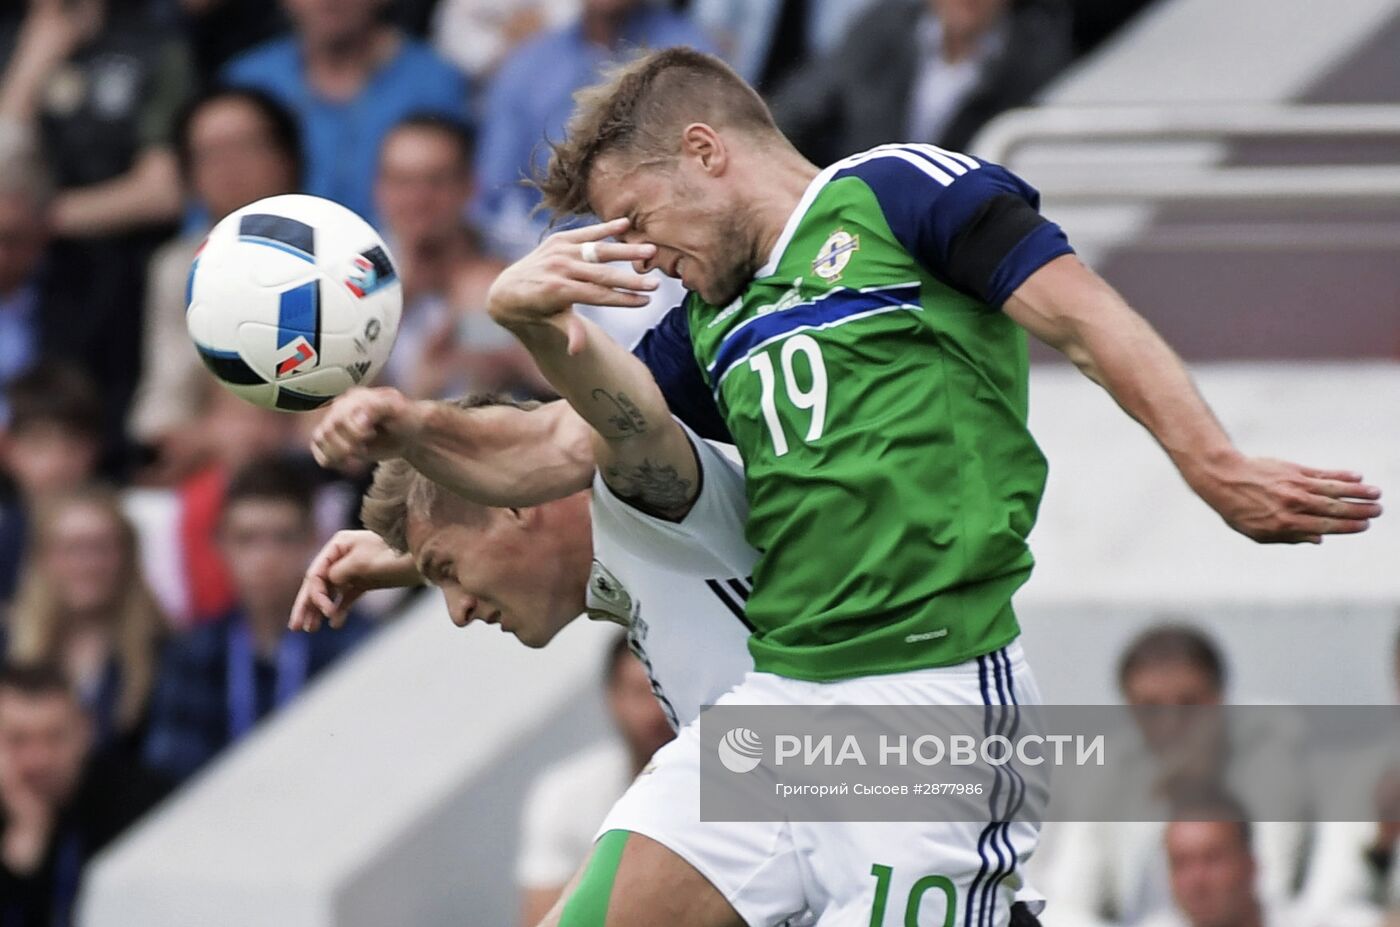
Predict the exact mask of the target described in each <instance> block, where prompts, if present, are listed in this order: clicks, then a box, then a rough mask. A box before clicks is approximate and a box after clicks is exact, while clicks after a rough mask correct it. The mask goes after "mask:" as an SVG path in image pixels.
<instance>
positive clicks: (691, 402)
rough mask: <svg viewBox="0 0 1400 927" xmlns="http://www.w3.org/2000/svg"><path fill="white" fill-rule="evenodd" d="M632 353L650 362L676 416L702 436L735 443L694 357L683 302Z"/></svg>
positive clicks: (647, 334)
mask: <svg viewBox="0 0 1400 927" xmlns="http://www.w3.org/2000/svg"><path fill="white" fill-rule="evenodd" d="M632 353H633V354H634V355H636V356H637V358H638V359H640V360H641V362H642V363H644V364H646V365H647V369H649V370H650V371H651V375H652V378H653V379H655V380H656V385H657V386H659V387H661V395H662V396H664V397H665V398H666V405H667V406H669V407H670V409H671V413H672V414H673V415H675V416H676V418H678V419H680V420H681V421H683V422H685V423H686V425H688V426H690V430H691V431H693V432H695V433H696V434H697V435H699V436H700V437H702V438H707V439H709V440H711V441H722V442H724V443H726V444H733V443H734V439H733V438H732V437H730V435H729V428H728V426H727V425H725V422H724V417H723V416H722V415H720V412H719V407H718V406H716V405H715V398H714V395H713V394H712V393H711V392H710V387H709V384H707V383H706V382H705V377H704V374H703V373H701V371H700V364H699V362H698V361H696V359H695V349H694V348H693V347H692V345H691V341H690V319H689V315H688V313H687V312H686V309H685V305H684V304H682V305H679V306H676V307H675V308H674V309H672V310H671V311H670V312H668V313H666V315H664V316H663V317H662V318H661V321H660V322H657V323H656V325H655V326H654V327H652V328H651V329H650V330H648V331H647V332H646V333H645V334H644V335H642V338H641V340H640V341H638V342H637V346H636V347H634V348H633V349H632Z"/></svg>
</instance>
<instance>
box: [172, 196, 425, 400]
mask: <svg viewBox="0 0 1400 927" xmlns="http://www.w3.org/2000/svg"><path fill="white" fill-rule="evenodd" d="M185 304H186V310H185V324H186V327H187V328H188V329H189V333H190V338H191V339H192V340H193V341H194V346H195V350H196V351H198V352H199V357H200V359H201V360H202V361H204V364H205V366H206V367H208V368H209V369H210V370H211V371H213V374H214V376H215V377H217V378H218V379H219V382H221V383H222V384H223V385H224V386H226V387H228V388H229V389H230V390H232V391H233V392H234V393H237V394H238V395H239V396H241V397H243V398H244V399H246V400H248V401H249V402H252V403H255V404H257V405H260V406H266V407H267V408H270V409H282V410H285V411H289V412H303V411H306V410H309V409H314V408H316V407H317V406H320V405H324V404H325V403H327V402H329V401H330V400H332V399H334V398H335V397H336V396H338V395H340V394H341V393H343V392H345V391H346V390H347V389H349V388H350V387H352V386H354V385H356V384H358V383H368V382H370V381H371V380H373V379H374V375H375V374H376V373H378V372H379V369H380V368H381V367H383V366H384V361H385V360H387V359H388V357H389V349H390V348H392V347H393V346H394V337H395V336H396V335H397V334H398V329H399V314H400V312H401V311H402V309H403V288H402V287H401V286H400V284H399V278H398V274H397V273H396V272H395V270H394V262H393V259H392V258H390V256H389V251H388V249H387V248H386V247H385V246H384V242H383V241H382V240H381V239H380V237H379V235H377V234H376V233H375V231H374V229H373V228H371V227H370V225H369V223H368V222H366V221H365V220H363V219H361V218H360V217H359V216H357V215H355V213H353V212H351V211H350V210H349V209H346V208H345V207H344V206H341V205H339V204H338V203H332V202H331V201H330V200H324V199H321V198H320V197H315V196H303V195H300V194H292V195H287V196H273V197H268V198H267V199H264V200H259V201H258V202H256V203H253V204H252V205H251V206H245V207H243V208H242V209H240V210H238V211H237V212H235V213H233V214H231V215H230V216H228V217H227V218H225V219H224V220H223V221H222V222H220V223H219V224H218V225H216V226H214V230H213V231H211V232H210V233H209V237H208V238H207V239H205V241H204V244H203V245H201V246H200V249H199V251H198V252H197V254H196V255H195V259H194V263H193V264H192V265H191V267H190V276H189V283H188V284H187V286H186V289H185Z"/></svg>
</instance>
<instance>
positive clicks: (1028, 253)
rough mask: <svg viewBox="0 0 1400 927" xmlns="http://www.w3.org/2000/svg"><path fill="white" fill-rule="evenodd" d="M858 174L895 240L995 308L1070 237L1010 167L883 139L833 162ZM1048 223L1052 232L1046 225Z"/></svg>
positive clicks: (936, 273)
mask: <svg viewBox="0 0 1400 927" xmlns="http://www.w3.org/2000/svg"><path fill="white" fill-rule="evenodd" d="M847 176H854V177H858V178H860V179H861V180H862V181H863V182H864V183H865V185H866V186H867V187H869V188H870V190H871V192H872V193H874V195H875V198H876V200H877V201H878V203H879V205H880V211H881V212H882V213H883V214H884V217H885V221H886V222H887V223H888V225H889V227H890V231H891V232H892V233H893V234H894V236H895V238H896V240H898V241H899V243H900V244H901V245H902V246H903V247H904V249H905V250H906V251H908V252H909V253H910V254H911V255H913V256H914V258H915V259H916V260H917V261H918V262H919V264H920V266H922V267H923V268H924V269H925V270H926V271H927V272H928V273H929V274H930V275H932V276H933V277H935V278H937V279H938V280H940V281H942V282H943V283H946V284H947V285H948V286H950V287H952V288H953V289H955V290H957V291H959V292H961V293H963V294H965V295H967V296H970V297H972V298H973V299H976V300H978V301H979V302H982V303H985V304H987V305H988V306H990V307H993V308H998V307H1000V306H1001V305H1002V304H1003V303H1004V302H1005V301H1006V298H1007V297H1008V296H1010V294H1011V292H1012V291H1013V290H1014V289H1015V288H1016V287H1017V286H1019V285H1020V284H1021V283H1022V282H1024V280H1025V279H1026V277H1028V276H1030V274H1031V273H1033V272H1034V271H1035V270H1036V268H1038V267H1040V266H1042V265H1044V264H1045V263H1046V262H1047V261H1049V260H1051V259H1053V258H1055V257H1058V256H1060V255H1061V254H1065V253H1068V252H1069V251H1070V250H1072V249H1070V247H1069V242H1068V240H1067V239H1066V238H1065V236H1064V233H1063V232H1062V231H1061V230H1060V229H1059V227H1058V226H1056V225H1055V224H1054V223H1052V222H1049V221H1048V220H1046V219H1044V218H1043V217H1042V216H1040V214H1039V212H1038V211H1037V210H1038V208H1039V205H1040V194H1039V193H1037V192H1036V190H1035V188H1034V187H1032V186H1031V185H1030V184H1028V183H1026V182H1025V181H1024V180H1022V179H1021V178H1019V177H1017V176H1016V175H1015V174H1012V173H1011V172H1010V171H1008V170H1006V169H1005V168H1002V167H1000V166H998V165H996V164H992V163H990V162H987V161H979V160H977V159H975V158H970V157H968V156H967V155H960V154H957V153H955V152H948V151H944V150H943V149H941V148H935V147H933V146H932V145H888V146H882V147H880V148H875V149H872V150H870V151H868V152H864V153H862V154H858V155H854V156H852V157H851V158H848V159H847V160H846V161H845V162H838V164H837V171H836V173H835V174H834V176H833V179H839V178H842V177H847ZM1047 230H1049V231H1047Z"/></svg>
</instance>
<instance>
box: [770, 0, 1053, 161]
mask: <svg viewBox="0 0 1400 927" xmlns="http://www.w3.org/2000/svg"><path fill="white" fill-rule="evenodd" d="M1070 57H1071V47H1070V15H1069V10H1068V8H1067V7H1066V6H1065V5H1064V4H1063V3H1062V2H1061V0H876V2H875V3H873V4H872V5H871V6H870V7H868V8H867V9H866V10H865V12H864V13H863V14H862V15H861V16H860V17H859V18H858V19H856V20H855V22H853V23H852V24H851V27H850V30H849V31H848V32H847V34H846V39H845V41H844V42H842V43H841V44H840V45H839V46H838V47H837V48H836V49H835V51H833V52H831V53H830V54H829V55H826V56H823V57H820V58H817V59H815V60H813V61H811V62H809V63H808V65H807V66H806V67H804V68H802V69H801V70H799V71H797V72H795V73H793V74H792V75H790V77H789V78H788V80H787V81H785V83H784V85H783V86H781V87H778V88H777V89H775V90H774V91H773V95H772V96H771V98H770V103H771V104H772V107H773V115H774V117H775V118H776V119H777V120H778V125H779V126H781V127H782V129H783V131H784V132H786V133H787V134H788V137H789V138H791V139H792V141H793V143H794V144H795V145H797V147H798V149H800V150H801V151H802V153H803V154H805V155H806V156H807V157H808V158H811V159H812V160H813V161H814V162H816V163H817V164H829V163H831V162H832V161H835V160H837V159H839V158H842V157H845V156H846V155H849V154H854V153H855V152H858V151H864V150H865V149H867V148H873V147H874V146H876V145H883V144H886V143H888V142H891V141H895V140H898V141H900V142H925V143H932V144H935V145H941V146H943V147H946V148H953V149H962V148H964V147H966V146H967V144H968V142H970V141H971V140H972V137H973V135H975V134H976V132H977V130H978V129H980V128H981V127H982V126H983V125H985V124H986V123H987V121H988V120H990V119H991V118H992V117H993V116H995V115H997V114H998V113H1000V112H1002V111H1004V110H1007V109H1010V108H1011V107H1013V106H1020V105H1022V104H1024V103H1027V102H1029V101H1030V99H1031V98H1032V97H1033V96H1034V94H1035V93H1036V91H1038V90H1039V89H1040V88H1041V87H1042V86H1044V85H1045V83H1046V82H1047V81H1049V80H1050V78H1052V77H1054V76H1055V75H1056V74H1058V73H1059V72H1060V71H1061V70H1062V69H1063V68H1064V67H1065V65H1067V64H1068V63H1069V61H1070Z"/></svg>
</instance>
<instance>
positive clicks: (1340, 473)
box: [1298, 467, 1361, 483]
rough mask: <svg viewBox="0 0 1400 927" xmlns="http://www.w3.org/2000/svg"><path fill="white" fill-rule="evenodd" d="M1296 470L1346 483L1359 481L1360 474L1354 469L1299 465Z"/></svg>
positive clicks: (1307, 474)
mask: <svg viewBox="0 0 1400 927" xmlns="http://www.w3.org/2000/svg"><path fill="white" fill-rule="evenodd" d="M1298 470H1299V471H1300V472H1301V473H1302V474H1303V475H1304V476H1311V477H1313V478H1314V479H1319V480H1341V481H1343V482H1346V483H1359V482H1361V474H1360V473H1357V472H1356V471H1355V470H1319V469H1317V468H1316V467H1299V468H1298Z"/></svg>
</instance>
